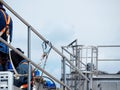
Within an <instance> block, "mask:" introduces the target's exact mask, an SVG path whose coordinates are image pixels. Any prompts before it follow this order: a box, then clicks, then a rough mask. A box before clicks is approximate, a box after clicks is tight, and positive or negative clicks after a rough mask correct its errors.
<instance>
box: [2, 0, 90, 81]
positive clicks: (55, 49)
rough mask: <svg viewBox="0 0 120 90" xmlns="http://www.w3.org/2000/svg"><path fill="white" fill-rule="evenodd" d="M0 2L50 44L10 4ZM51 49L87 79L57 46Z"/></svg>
mask: <svg viewBox="0 0 120 90" xmlns="http://www.w3.org/2000/svg"><path fill="white" fill-rule="evenodd" d="M0 2H2V3H3V5H4V6H5V7H6V8H7V9H8V10H9V11H11V12H12V13H13V14H14V15H15V16H16V17H17V18H18V19H20V20H21V21H22V22H23V23H24V24H25V25H26V26H28V27H30V29H31V30H32V31H33V32H34V33H35V34H36V35H37V36H38V37H39V38H40V39H42V40H43V41H44V42H47V44H48V45H49V46H51V44H50V43H48V40H46V39H45V38H44V37H43V36H42V35H41V34H39V33H38V32H37V31H36V30H35V29H34V28H33V27H32V26H31V25H30V24H29V23H28V22H27V21H25V20H24V19H23V18H22V17H21V16H20V15H18V14H17V13H16V12H15V11H14V10H13V9H12V8H11V7H10V6H8V5H7V3H5V2H4V1H3V0H0ZM52 49H53V50H54V51H55V52H56V53H58V54H59V55H60V56H62V57H63V58H65V60H66V61H67V62H68V63H69V64H70V65H71V66H72V67H73V68H74V69H75V70H76V71H78V73H79V74H80V75H81V76H83V77H84V78H85V79H86V80H88V81H89V79H88V78H87V77H86V76H85V75H84V74H83V73H82V71H81V70H80V69H79V68H77V67H75V66H74V64H72V63H71V62H70V60H69V59H68V58H67V57H66V56H65V55H63V54H62V53H61V52H60V51H59V50H58V49H57V48H55V47H54V46H52Z"/></svg>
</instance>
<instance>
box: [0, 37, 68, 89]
mask: <svg viewBox="0 0 120 90" xmlns="http://www.w3.org/2000/svg"><path fill="white" fill-rule="evenodd" d="M0 41H1V42H3V43H4V44H5V45H7V46H8V47H9V48H11V49H12V50H14V51H15V52H16V53H18V54H19V55H20V56H21V57H23V58H24V59H25V60H27V61H29V62H31V64H32V65H33V66H35V67H36V68H38V69H39V70H41V71H42V72H43V73H45V74H46V75H48V76H49V77H50V78H52V79H54V80H55V81H56V82H58V83H59V84H62V85H63V86H65V87H66V88H67V89H68V90H70V88H69V87H68V86H67V85H65V84H64V83H63V82H61V81H59V80H58V79H56V78H55V77H54V76H52V75H51V74H49V73H48V72H47V71H45V70H44V69H42V68H41V67H39V66H38V65H37V64H35V63H34V62H33V61H32V60H30V59H29V58H28V57H26V56H25V55H24V54H23V53H21V52H20V51H18V50H17V49H16V48H14V47H13V46H11V45H10V44H9V43H7V42H6V41H5V40H4V39H2V38H1V37H0Z"/></svg>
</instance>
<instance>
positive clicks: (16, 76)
mask: <svg viewBox="0 0 120 90" xmlns="http://www.w3.org/2000/svg"><path fill="white" fill-rule="evenodd" d="M7 37H8V43H9V44H10V41H9V40H10V37H9V33H7ZM9 58H10V62H11V65H12V68H13V71H14V73H15V75H14V76H15V78H16V79H19V74H18V72H17V71H16V69H15V67H14V65H13V62H12V58H11V53H10V49H9Z"/></svg>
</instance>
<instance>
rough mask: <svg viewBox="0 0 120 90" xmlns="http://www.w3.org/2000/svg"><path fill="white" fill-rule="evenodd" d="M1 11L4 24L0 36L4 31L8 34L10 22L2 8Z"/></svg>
mask: <svg viewBox="0 0 120 90" xmlns="http://www.w3.org/2000/svg"><path fill="white" fill-rule="evenodd" d="M1 12H2V13H3V15H4V19H5V22H6V26H5V27H4V28H3V29H2V30H1V31H0V36H2V35H3V34H4V33H5V31H6V34H9V30H8V28H9V26H8V25H9V24H10V16H9V15H8V19H7V17H6V14H5V12H4V11H3V10H2V9H1Z"/></svg>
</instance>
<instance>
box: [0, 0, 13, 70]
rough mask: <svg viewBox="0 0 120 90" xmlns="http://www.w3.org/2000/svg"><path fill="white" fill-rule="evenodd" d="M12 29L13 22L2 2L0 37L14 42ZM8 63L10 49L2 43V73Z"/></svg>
mask: <svg viewBox="0 0 120 90" xmlns="http://www.w3.org/2000/svg"><path fill="white" fill-rule="evenodd" d="M12 27H13V22H12V19H11V17H10V16H9V15H8V14H7V13H6V10H5V9H4V8H3V4H2V3H1V2H0V37H2V38H3V39H4V40H5V41H8V35H9V37H10V38H9V41H10V42H11V41H12ZM7 61H8V47H7V46H6V45H5V44H4V43H2V42H0V71H6V70H7V66H6V64H7Z"/></svg>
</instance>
